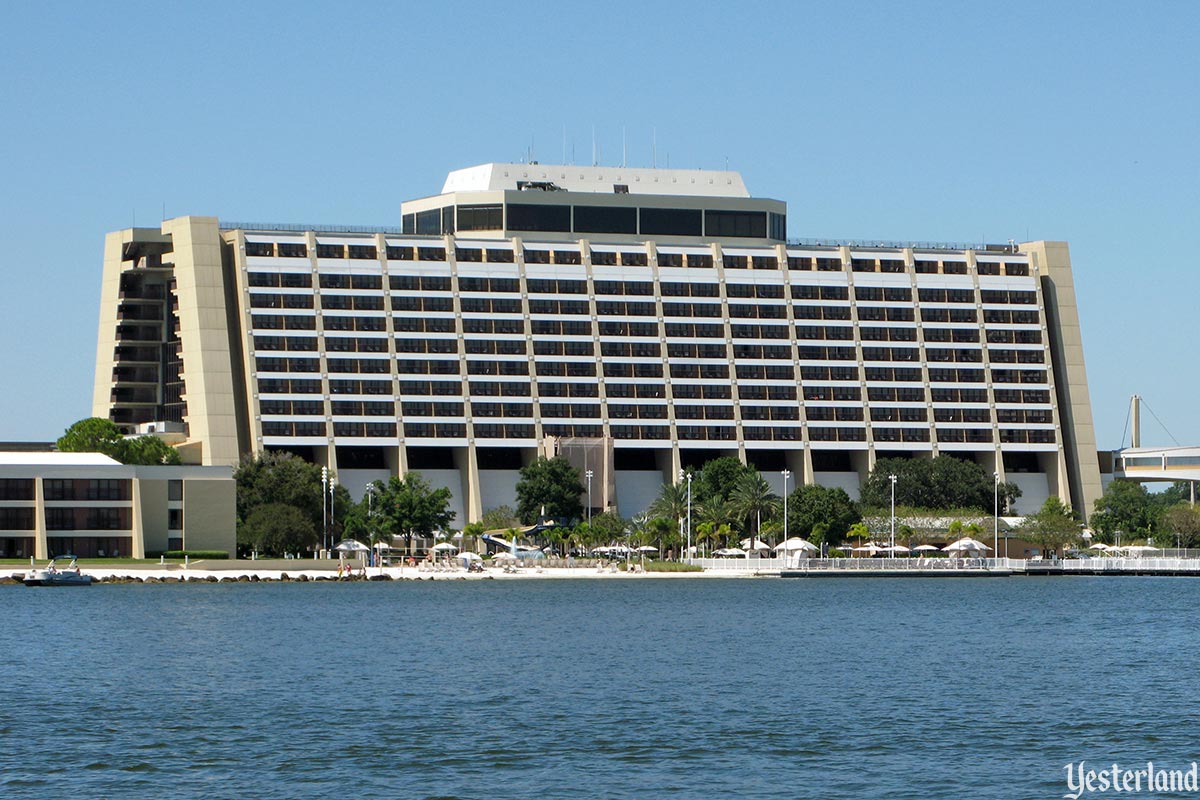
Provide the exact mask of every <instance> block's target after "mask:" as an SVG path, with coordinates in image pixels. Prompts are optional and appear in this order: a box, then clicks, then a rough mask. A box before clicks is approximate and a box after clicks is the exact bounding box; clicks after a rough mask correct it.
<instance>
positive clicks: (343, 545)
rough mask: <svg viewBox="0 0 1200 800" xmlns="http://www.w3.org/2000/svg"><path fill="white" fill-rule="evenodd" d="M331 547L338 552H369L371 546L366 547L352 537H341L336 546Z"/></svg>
mask: <svg viewBox="0 0 1200 800" xmlns="http://www.w3.org/2000/svg"><path fill="white" fill-rule="evenodd" d="M333 549H334V550H337V551H338V552H340V553H369V552H371V548H369V547H367V546H366V545H365V544H363V543H362V542H356V541H354V540H353V539H342V540H341V541H340V542H338V543H337V546H336V547H334V548H333Z"/></svg>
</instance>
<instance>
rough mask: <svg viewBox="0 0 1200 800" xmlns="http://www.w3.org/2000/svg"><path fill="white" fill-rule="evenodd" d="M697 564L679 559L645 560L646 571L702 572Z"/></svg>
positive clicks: (701, 568) (702, 569)
mask: <svg viewBox="0 0 1200 800" xmlns="http://www.w3.org/2000/svg"><path fill="white" fill-rule="evenodd" d="M703 571H704V568H703V567H701V566H700V565H699V564H683V563H681V562H679V561H647V562H646V572H703Z"/></svg>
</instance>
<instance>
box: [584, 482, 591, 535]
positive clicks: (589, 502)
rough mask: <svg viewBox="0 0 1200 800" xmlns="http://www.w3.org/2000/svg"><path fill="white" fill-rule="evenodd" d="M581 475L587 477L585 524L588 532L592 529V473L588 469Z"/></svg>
mask: <svg viewBox="0 0 1200 800" xmlns="http://www.w3.org/2000/svg"><path fill="white" fill-rule="evenodd" d="M583 474H584V475H586V476H587V483H588V507H587V523H588V530H589V531H590V530H591V528H592V471H591V470H590V469H589V470H588V471H587V472H585V473H583Z"/></svg>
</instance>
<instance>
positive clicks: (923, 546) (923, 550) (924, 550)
mask: <svg viewBox="0 0 1200 800" xmlns="http://www.w3.org/2000/svg"><path fill="white" fill-rule="evenodd" d="M937 549H938V546H937V545H935V544H919V545H917V546H916V547H914V548H913V552H914V553H917V552H920V553H927V552H929V551H930V550H937Z"/></svg>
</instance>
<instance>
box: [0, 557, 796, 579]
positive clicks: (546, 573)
mask: <svg viewBox="0 0 1200 800" xmlns="http://www.w3.org/2000/svg"><path fill="white" fill-rule="evenodd" d="M39 566H44V563H40V564H39ZM29 569H30V568H29V567H13V566H10V567H2V568H0V576H3V577H6V578H10V579H13V580H18V581H19V580H21V579H22V578H23V577H24V574H25V573H26V572H27V571H28V570H29ZM80 571H81V572H82V573H83V574H84V575H90V576H92V578H93V579H95V580H96V581H97V582H100V583H106V582H111V583H120V582H142V583H145V582H151V583H160V582H166V583H176V582H204V583H213V582H260V581H299V582H309V581H338V580H342V581H343V582H354V581H361V580H376V581H378V580H468V581H478V580H644V579H648V578H649V579H664V578H665V579H672V580H674V579H681V578H722V579H730V578H754V577H765V575H764V574H763V573H759V572H757V571H755V570H753V569H745V570H736V569H724V570H705V571H703V572H637V571H631V572H625V571H622V570H613V569H611V568H604V569H600V568H597V567H536V566H529V567H514V568H509V569H505V568H504V567H499V566H496V567H488V568H485V569H484V571H483V572H468V571H467V570H465V569H462V568H444V567H443V568H436V567H420V566H418V567H408V566H394V567H367V568H366V570H365V571H364V570H363V569H362V568H361V567H360V568H356V569H355V570H354V571H353V573H352V575H351V577H349V578H347V577H346V576H345V575H343V576H342V577H341V578H339V575H338V569H337V564H336V562H334V563H333V564H332V565H330V564H329V563H328V562H324V563H322V562H317V563H314V562H311V561H303V560H295V561H293V560H277V559H272V560H259V561H196V562H192V563H191V564H189V565H187V566H184V565H182V564H166V565H159V564H128V565H114V566H102V567H88V566H82V567H81V568H80ZM775 574H778V573H775Z"/></svg>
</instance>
